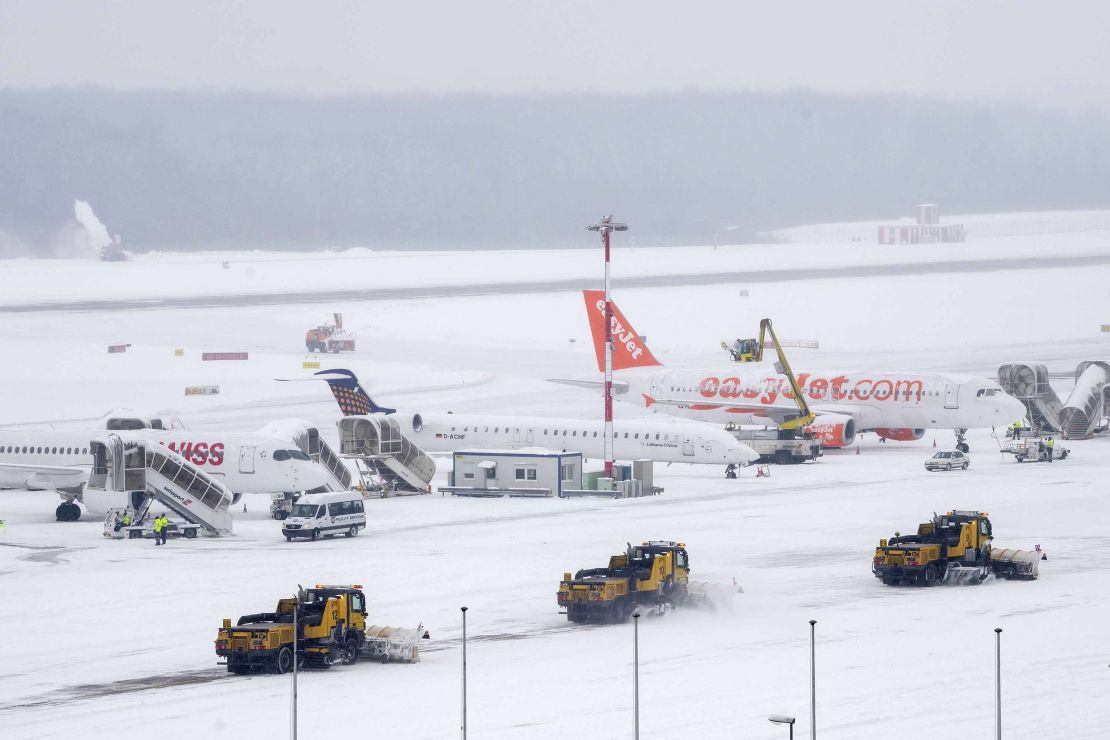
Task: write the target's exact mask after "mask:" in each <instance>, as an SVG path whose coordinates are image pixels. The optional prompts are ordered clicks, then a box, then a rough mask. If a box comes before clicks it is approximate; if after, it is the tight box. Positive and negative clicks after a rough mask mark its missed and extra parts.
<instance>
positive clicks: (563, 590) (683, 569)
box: [556, 540, 700, 623]
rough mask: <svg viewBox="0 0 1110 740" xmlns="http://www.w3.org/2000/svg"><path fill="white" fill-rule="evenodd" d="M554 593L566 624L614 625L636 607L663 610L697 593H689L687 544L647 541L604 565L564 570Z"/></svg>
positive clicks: (695, 595) (697, 597) (693, 597)
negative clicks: (591, 623) (574, 571)
mask: <svg viewBox="0 0 1110 740" xmlns="http://www.w3.org/2000/svg"><path fill="white" fill-rule="evenodd" d="M556 597H557V599H558V601H559V606H560V607H561V608H563V609H566V614H567V619H568V620H570V621H571V622H604V623H618V622H624V621H626V620H627V619H628V617H629V616H631V615H632V613H633V612H634V611H636V609H637V608H639V609H641V610H650V611H652V612H655V613H662V612H664V611H666V610H668V609H670V608H671V607H674V606H676V605H679V604H684V603H687V602H689V601H690V600H691V599H699V598H700V593H699V592H698V590H697V589H696V588H695V591H694V593H693V594H691V590H690V558H689V555H687V554H686V545H684V544H683V543H681V542H671V541H664V540H651V541H649V542H644V543H643V544H640V545H635V546H633V545H629V546H628V548H627V549H626V550H625V551H624V552H623V553H621V554H620V555H613V556H612V557H610V558H609V567H608V568H586V569H583V570H580V571H578V572H577V573H575V574H574V577H573V578H571V576H570V573H564V574H563V580H562V582H561V583H560V584H559V592H558V593H557V594H556Z"/></svg>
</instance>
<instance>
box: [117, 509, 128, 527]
mask: <svg viewBox="0 0 1110 740" xmlns="http://www.w3.org/2000/svg"><path fill="white" fill-rule="evenodd" d="M120 523H121V524H123V526H125V527H130V526H131V512H130V511H125V512H123V519H121V520H120Z"/></svg>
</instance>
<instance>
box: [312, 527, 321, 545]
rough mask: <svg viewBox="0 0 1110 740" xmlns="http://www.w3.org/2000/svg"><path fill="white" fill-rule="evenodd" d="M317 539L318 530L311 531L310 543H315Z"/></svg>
mask: <svg viewBox="0 0 1110 740" xmlns="http://www.w3.org/2000/svg"><path fill="white" fill-rule="evenodd" d="M318 539H320V530H318V529H314V530H312V541H313V542H315V541H316V540H318Z"/></svg>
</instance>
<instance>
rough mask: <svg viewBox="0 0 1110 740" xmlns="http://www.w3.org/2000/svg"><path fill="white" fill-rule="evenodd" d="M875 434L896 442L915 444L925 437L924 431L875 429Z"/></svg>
mask: <svg viewBox="0 0 1110 740" xmlns="http://www.w3.org/2000/svg"><path fill="white" fill-rule="evenodd" d="M874 432H875V434H877V435H879V436H880V437H882V438H883V439H893V440H894V441H895V442H913V441H914V440H917V439H921V438H922V437H924V436H925V430H924V429H875V430H874Z"/></svg>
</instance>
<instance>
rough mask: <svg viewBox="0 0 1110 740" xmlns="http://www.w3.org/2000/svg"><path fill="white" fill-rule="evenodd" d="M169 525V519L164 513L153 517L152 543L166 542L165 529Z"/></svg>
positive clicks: (161, 543) (162, 543)
mask: <svg viewBox="0 0 1110 740" xmlns="http://www.w3.org/2000/svg"><path fill="white" fill-rule="evenodd" d="M169 526H170V520H169V518H168V517H167V516H166V515H165V514H159V515H158V516H157V517H155V519H154V544H155V545H164V544H166V536H167V534H168V531H167V530H168V528H169Z"/></svg>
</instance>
